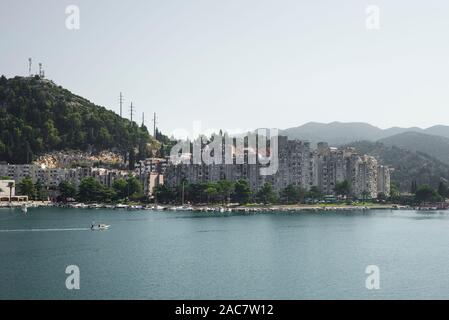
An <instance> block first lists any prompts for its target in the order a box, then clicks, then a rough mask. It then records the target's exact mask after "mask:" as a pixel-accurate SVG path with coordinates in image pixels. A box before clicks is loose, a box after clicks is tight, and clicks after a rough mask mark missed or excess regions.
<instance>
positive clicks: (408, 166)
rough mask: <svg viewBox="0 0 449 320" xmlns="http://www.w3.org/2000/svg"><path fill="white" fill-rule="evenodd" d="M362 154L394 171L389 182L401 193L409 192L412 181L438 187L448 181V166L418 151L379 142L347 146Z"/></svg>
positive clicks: (364, 142) (356, 143) (365, 142)
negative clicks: (375, 159)
mask: <svg viewBox="0 0 449 320" xmlns="http://www.w3.org/2000/svg"><path fill="white" fill-rule="evenodd" d="M347 146H350V147H354V148H356V150H357V151H358V152H360V153H363V154H370V155H373V156H375V157H376V158H377V159H378V160H379V161H380V163H382V164H385V165H388V166H391V167H392V168H393V169H394V170H393V173H392V175H391V180H392V181H393V182H395V183H397V184H398V185H399V188H400V190H401V191H402V192H409V191H410V187H411V184H412V181H416V182H417V183H418V184H429V185H431V186H432V187H434V188H437V187H438V183H439V182H440V181H441V180H445V181H448V180H449V165H448V164H446V163H443V162H441V161H439V160H438V159H435V158H433V157H431V156H429V155H428V154H426V153H424V152H420V151H411V150H406V149H402V148H399V147H396V146H386V145H384V144H383V143H380V142H370V141H358V142H353V143H350V144H348V145H347Z"/></svg>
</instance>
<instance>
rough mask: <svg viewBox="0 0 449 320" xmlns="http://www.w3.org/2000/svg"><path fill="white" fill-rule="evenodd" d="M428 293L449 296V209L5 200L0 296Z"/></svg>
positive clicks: (375, 296)
mask: <svg viewBox="0 0 449 320" xmlns="http://www.w3.org/2000/svg"><path fill="white" fill-rule="evenodd" d="M93 220H94V221H96V222H97V223H106V224H110V225H111V227H110V229H109V230H107V231H90V230H89V229H88V227H89V226H90V224H91V222H92V221H93ZM68 265H76V266H78V267H79V269H80V289H79V290H68V289H67V288H66V286H65V281H66V277H67V276H68V275H67V274H66V273H65V270H66V267H67V266H68ZM368 265H376V266H378V267H379V270H380V289H379V290H368V289H367V288H366V287H365V280H366V278H367V276H368V275H367V274H366V273H365V268H366V267H367V266H368ZM430 298H434V299H443V298H444V299H448V298H449V211H448V212H445V211H441V212H439V211H435V212H428V213H424V212H415V211H390V210H379V211H377V210H372V211H350V212H349V211H348V212H345V211H338V212H332V211H326V212H313V213H312V212H310V213H306V212H302V213H266V214H264V213H258V214H217V213H213V214H212V213H211V214H206V213H191V212H187V213H186V212H151V211H126V210H103V209H93V210H88V209H60V208H40V209H37V208H31V209H29V210H28V213H27V214H26V215H25V214H23V213H21V212H20V210H18V209H0V299H430Z"/></svg>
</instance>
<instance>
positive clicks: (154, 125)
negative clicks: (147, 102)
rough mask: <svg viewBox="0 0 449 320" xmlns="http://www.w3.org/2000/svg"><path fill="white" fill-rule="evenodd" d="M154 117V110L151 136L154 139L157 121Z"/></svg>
mask: <svg viewBox="0 0 449 320" xmlns="http://www.w3.org/2000/svg"><path fill="white" fill-rule="evenodd" d="M156 119H157V118H156V112H155V113H153V138H154V139H156V123H157V120H156Z"/></svg>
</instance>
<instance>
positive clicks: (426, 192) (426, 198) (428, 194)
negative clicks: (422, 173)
mask: <svg viewBox="0 0 449 320" xmlns="http://www.w3.org/2000/svg"><path fill="white" fill-rule="evenodd" d="M390 194H391V201H392V202H397V203H402V204H410V205H413V204H421V203H424V202H430V203H435V202H442V201H445V200H446V199H448V198H449V186H448V184H447V183H446V182H444V181H440V183H439V184H438V188H437V189H435V188H433V187H432V186H430V185H428V184H421V185H419V184H418V183H417V182H416V180H413V181H412V183H411V187H410V194H409V195H404V194H402V195H401V194H400V192H399V185H398V184H397V183H394V182H392V183H391V188H390Z"/></svg>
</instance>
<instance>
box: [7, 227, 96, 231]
mask: <svg viewBox="0 0 449 320" xmlns="http://www.w3.org/2000/svg"><path fill="white" fill-rule="evenodd" d="M88 230H90V228H58V229H9V230H8V229H6V230H0V232H51V231H88Z"/></svg>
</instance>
